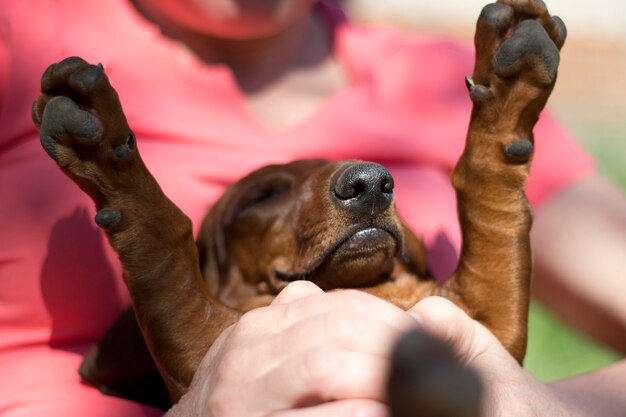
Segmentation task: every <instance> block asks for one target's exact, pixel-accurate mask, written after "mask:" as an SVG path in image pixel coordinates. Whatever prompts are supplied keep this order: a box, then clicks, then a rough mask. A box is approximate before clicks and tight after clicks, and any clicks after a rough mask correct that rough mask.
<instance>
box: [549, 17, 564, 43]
mask: <svg viewBox="0 0 626 417" xmlns="http://www.w3.org/2000/svg"><path fill="white" fill-rule="evenodd" d="M552 21H553V22H554V25H555V26H556V28H557V30H558V32H559V33H558V36H557V39H555V41H554V42H555V43H556V46H557V47H559V49H560V48H561V47H562V46H563V44H564V43H565V39H567V26H565V23H564V22H563V20H561V18H560V17H558V16H553V17H552Z"/></svg>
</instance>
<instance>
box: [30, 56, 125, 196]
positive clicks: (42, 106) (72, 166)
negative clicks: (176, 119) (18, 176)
mask: <svg viewBox="0 0 626 417" xmlns="http://www.w3.org/2000/svg"><path fill="white" fill-rule="evenodd" d="M32 118H33V122H34V124H35V126H36V127H37V128H38V129H39V134H40V140H41V144H42V147H43V148H44V150H45V151H46V152H47V153H48V155H50V157H51V158H52V159H54V160H55V161H56V162H57V164H58V165H59V166H60V167H61V168H62V169H63V171H64V172H65V173H66V174H67V175H68V176H70V178H72V179H73V180H74V181H75V182H76V183H77V184H78V185H79V186H80V187H81V188H83V190H85V191H86V192H87V193H88V194H89V195H90V196H91V197H92V198H93V199H94V200H95V201H96V203H97V204H98V203H103V202H104V200H106V193H107V192H108V191H110V190H111V189H114V188H115V187H116V184H117V183H118V182H120V181H128V177H129V176H128V175H127V173H124V172H123V171H124V168H126V167H128V166H130V165H132V163H133V161H134V160H136V159H137V158H136V140H135V136H134V135H133V133H132V132H131V130H130V128H129V126H128V123H127V121H126V117H125V116H124V113H123V111H122V106H121V104H120V102H119V98H118V96H117V93H116V91H115V90H114V89H113V87H112V86H111V84H110V82H109V79H108V77H107V75H106V74H105V71H104V67H103V65H101V64H98V65H91V64H89V63H87V62H86V61H85V60H83V59H81V58H78V57H70V58H66V59H64V60H63V61H61V62H59V63H57V64H52V65H50V66H49V67H48V68H47V69H46V71H45V72H44V74H43V76H42V79H41V95H40V96H39V97H37V99H36V100H35V102H34V103H33V108H32Z"/></svg>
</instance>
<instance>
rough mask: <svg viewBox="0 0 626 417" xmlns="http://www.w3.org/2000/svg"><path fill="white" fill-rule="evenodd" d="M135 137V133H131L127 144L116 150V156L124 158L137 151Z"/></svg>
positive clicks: (127, 138)
mask: <svg viewBox="0 0 626 417" xmlns="http://www.w3.org/2000/svg"><path fill="white" fill-rule="evenodd" d="M135 142H136V140H135V135H134V134H133V132H130V133H129V134H128V136H127V137H126V143H125V144H123V145H120V146H118V147H117V148H115V151H114V152H115V156H117V157H118V158H120V159H121V158H124V157H125V156H127V155H129V154H130V153H131V152H132V151H134V150H135Z"/></svg>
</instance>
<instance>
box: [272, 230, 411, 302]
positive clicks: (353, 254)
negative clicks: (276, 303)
mask: <svg viewBox="0 0 626 417" xmlns="http://www.w3.org/2000/svg"><path fill="white" fill-rule="evenodd" d="M398 246H399V243H398V238H397V237H396V236H394V235H392V234H391V233H390V232H388V231H386V230H383V229H379V228H368V229H364V230H361V231H358V232H356V233H354V234H353V235H351V236H349V237H348V238H347V239H345V240H344V241H342V242H340V243H339V244H338V246H337V247H336V248H334V249H333V250H332V251H331V252H330V253H328V255H327V256H326V257H325V259H324V260H323V261H322V262H321V263H320V264H319V266H317V268H315V270H314V271H310V272H307V273H301V274H285V273H280V272H277V274H276V275H277V276H278V277H280V279H281V280H282V281H294V280H298V279H306V280H308V281H311V282H313V283H315V284H316V285H318V286H319V287H320V288H321V289H323V290H325V291H328V290H332V289H337V288H364V287H370V286H373V285H376V284H378V283H380V282H382V281H384V280H387V279H389V277H390V275H391V273H392V272H393V270H394V267H395V263H396V256H397V254H398V252H399V251H398Z"/></svg>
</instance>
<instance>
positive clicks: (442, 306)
mask: <svg viewBox="0 0 626 417" xmlns="http://www.w3.org/2000/svg"><path fill="white" fill-rule="evenodd" d="M409 314H411V315H412V316H413V317H415V319H416V320H417V321H418V323H419V325H420V326H421V327H422V328H424V330H426V331H427V332H429V333H430V334H432V335H433V336H435V337H438V338H439V339H441V340H443V341H444V342H446V343H448V344H449V345H450V346H452V348H453V349H454V350H455V351H456V352H457V354H459V359H460V360H461V361H462V362H463V363H465V364H470V363H472V364H474V365H478V364H477V363H476V361H479V360H480V359H481V358H483V357H485V356H489V357H492V356H493V355H497V356H500V355H505V356H510V355H509V354H508V352H507V351H506V349H505V348H504V347H503V346H502V344H500V342H499V341H498V339H497V338H496V337H495V336H494V335H493V334H492V333H491V332H490V331H489V330H487V328H486V327H484V326H483V325H482V324H480V323H478V322H477V321H476V320H473V319H472V318H471V317H469V316H468V315H467V314H466V313H465V312H464V311H463V310H461V309H460V308H459V307H457V306H456V305H455V304H453V303H452V302H451V301H449V300H447V299H445V298H443V297H427V298H425V299H423V300H421V301H420V302H418V303H417V304H416V305H415V306H413V307H412V308H411V309H410V310H409ZM487 354H488V355H487Z"/></svg>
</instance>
